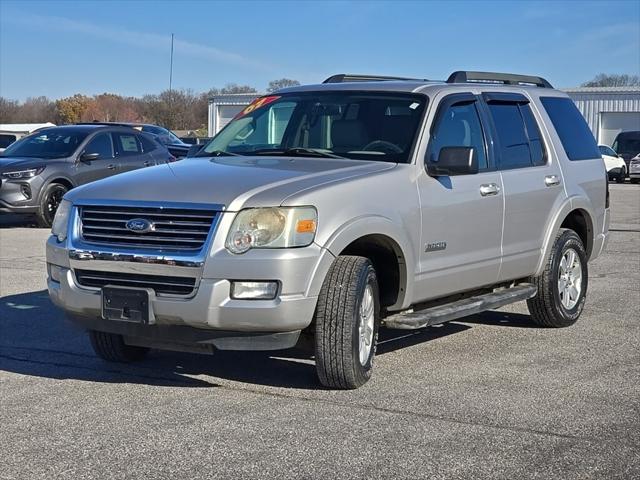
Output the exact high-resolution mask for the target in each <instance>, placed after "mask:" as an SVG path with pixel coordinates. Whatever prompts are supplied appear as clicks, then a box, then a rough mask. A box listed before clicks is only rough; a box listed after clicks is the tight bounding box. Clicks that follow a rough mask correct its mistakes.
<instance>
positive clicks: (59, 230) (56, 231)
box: [51, 200, 71, 242]
mask: <svg viewBox="0 0 640 480" xmlns="http://www.w3.org/2000/svg"><path fill="white" fill-rule="evenodd" d="M70 213H71V202H70V201H69V200H62V201H61V202H60V205H59V206H58V210H57V211H56V216H55V217H54V219H53V224H52V225H51V234H52V235H55V236H56V237H58V241H59V242H62V241H64V239H65V238H67V229H68V226H69V214H70Z"/></svg>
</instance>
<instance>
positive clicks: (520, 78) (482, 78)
mask: <svg viewBox="0 0 640 480" xmlns="http://www.w3.org/2000/svg"><path fill="white" fill-rule="evenodd" d="M447 83H501V84H503V85H535V86H536V87H541V88H553V87H552V86H551V84H550V83H549V82H548V81H546V80H545V79H544V78H542V77H534V76H532V75H516V74H513V73H495V72H466V71H458V72H453V73H452V74H451V75H449V78H447Z"/></svg>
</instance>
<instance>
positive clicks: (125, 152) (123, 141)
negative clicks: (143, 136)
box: [113, 133, 142, 157]
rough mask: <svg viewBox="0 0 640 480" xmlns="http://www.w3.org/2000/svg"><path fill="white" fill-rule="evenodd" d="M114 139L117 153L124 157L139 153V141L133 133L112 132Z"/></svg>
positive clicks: (140, 150) (140, 151)
mask: <svg viewBox="0 0 640 480" xmlns="http://www.w3.org/2000/svg"><path fill="white" fill-rule="evenodd" d="M113 137H114V141H115V143H116V148H117V150H118V155H120V156H122V157H126V156H129V155H140V154H141V153H142V149H141V147H140V143H139V142H138V140H137V139H136V135H135V134H133V133H114V134H113Z"/></svg>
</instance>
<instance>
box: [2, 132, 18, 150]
mask: <svg viewBox="0 0 640 480" xmlns="http://www.w3.org/2000/svg"><path fill="white" fill-rule="evenodd" d="M15 141H16V136H15V135H0V148H7V147H8V146H9V145H11V144H12V143H13V142H15Z"/></svg>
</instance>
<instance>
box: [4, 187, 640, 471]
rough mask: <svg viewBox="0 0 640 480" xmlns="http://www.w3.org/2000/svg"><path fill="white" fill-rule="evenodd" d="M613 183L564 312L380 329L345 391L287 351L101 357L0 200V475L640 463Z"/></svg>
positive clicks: (40, 235)
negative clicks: (372, 361) (59, 303)
mask: <svg viewBox="0 0 640 480" xmlns="http://www.w3.org/2000/svg"><path fill="white" fill-rule="evenodd" d="M610 188H611V196H612V222H613V223H612V234H611V239H610V242H609V246H608V249H607V251H606V253H605V254H604V255H603V256H602V257H600V258H599V259H598V260H596V261H595V262H593V263H592V264H590V278H589V293H588V296H587V304H586V307H585V311H584V313H583V315H582V317H581V318H580V320H579V322H578V323H577V324H576V325H574V326H573V327H570V328H566V329H560V330H551V329H542V328H536V327H534V325H533V324H532V323H531V322H530V321H529V318H528V316H527V310H526V305H525V304H524V303H519V304H516V305H512V306H510V307H507V308H504V309H501V310H500V311H494V312H487V313H484V314H481V315H476V316H473V317H468V318H465V319H463V321H456V322H452V323H449V324H446V325H443V326H440V327H432V328H430V329H426V330H424V331H419V332H413V333H407V332H400V331H382V332H381V339H380V345H379V347H378V356H377V357H376V365H375V371H374V377H373V379H372V380H371V381H370V382H369V383H368V384H367V385H365V386H364V387H363V388H361V389H359V390H356V391H347V392H344V391H328V390H323V389H321V388H320V387H319V386H318V384H317V381H316V378H315V371H314V364H313V359H312V358H310V357H309V356H308V354H305V353H303V352H298V351H285V352H276V353H271V354H269V353H249V354H247V353H220V354H216V355H215V356H198V355H191V354H180V353H172V352H153V353H152V354H151V355H150V356H149V357H148V358H147V359H146V360H145V361H143V362H142V363H139V364H135V365H114V364H108V363H105V362H103V361H101V360H99V359H98V358H96V357H95V356H94V354H93V352H92V351H91V348H90V346H89V342H88V340H87V338H86V336H85V335H84V334H83V332H81V331H79V330H76V329H74V328H73V327H71V326H70V325H68V324H67V323H66V322H65V320H64V317H63V315H62V314H61V313H60V312H59V311H58V310H57V309H56V308H55V307H54V306H53V305H52V304H51V302H50V301H49V299H48V296H47V292H46V282H45V277H46V266H45V260H44V241H45V239H46V237H47V236H48V231H47V230H44V229H37V228H33V227H29V226H28V225H26V224H25V222H24V221H23V220H22V219H15V218H12V217H6V216H5V217H1V216H0V478H1V479H22V478H24V479H35V478H47V479H50V478H71V479H84V478H114V479H125V478H154V479H160V478H190V479H196V478H208V479H211V478H412V479H413V478H430V479H437V478H451V479H457V478H460V479H468V478H504V479H514V478H541V479H548V478H560V479H573V478H576V479H577V478H580V479H583V478H606V479H610V478H629V479H631V478H640V315H639V314H638V311H639V310H640V188H639V186H637V185H613V184H612V185H611V187H610Z"/></svg>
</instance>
